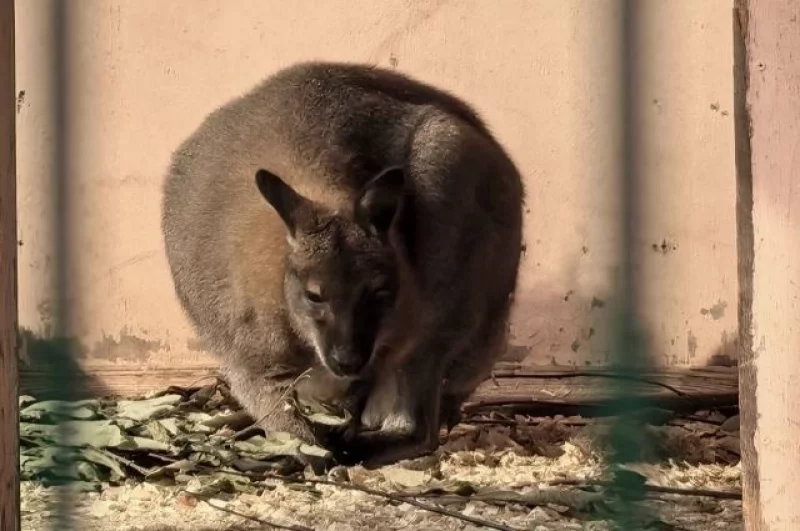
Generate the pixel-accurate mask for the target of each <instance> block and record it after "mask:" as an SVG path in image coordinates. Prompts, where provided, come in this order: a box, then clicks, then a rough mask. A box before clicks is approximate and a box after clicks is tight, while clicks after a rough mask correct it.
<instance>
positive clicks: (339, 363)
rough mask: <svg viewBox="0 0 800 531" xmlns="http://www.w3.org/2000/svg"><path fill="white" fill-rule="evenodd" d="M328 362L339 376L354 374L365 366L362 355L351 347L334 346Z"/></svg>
mask: <svg viewBox="0 0 800 531" xmlns="http://www.w3.org/2000/svg"><path fill="white" fill-rule="evenodd" d="M328 362H329V364H330V366H331V369H332V370H333V372H335V373H337V374H338V375H339V376H354V375H356V374H358V373H359V372H360V371H361V369H362V368H363V367H364V361H363V360H362V359H361V356H359V355H357V354H355V353H354V352H353V351H352V350H350V349H342V348H334V349H333V350H332V351H331V355H330V358H329V359H328Z"/></svg>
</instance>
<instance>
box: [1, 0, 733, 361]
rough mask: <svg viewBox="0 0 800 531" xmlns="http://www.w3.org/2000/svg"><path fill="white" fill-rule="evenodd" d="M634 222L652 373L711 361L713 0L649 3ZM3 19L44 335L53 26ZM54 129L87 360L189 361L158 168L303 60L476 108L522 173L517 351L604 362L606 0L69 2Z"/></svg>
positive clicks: (717, 9)
mask: <svg viewBox="0 0 800 531" xmlns="http://www.w3.org/2000/svg"><path fill="white" fill-rule="evenodd" d="M644 4H645V9H644V13H645V15H644V21H643V22H644V25H643V30H642V35H641V38H640V44H639V47H638V48H639V49H640V51H641V54H643V55H644V54H646V56H647V61H646V67H645V80H644V83H643V85H642V91H643V92H642V100H643V101H644V102H645V107H646V108H642V109H641V111H642V115H643V116H644V118H643V121H642V124H641V125H642V128H643V133H642V134H643V139H644V144H645V150H644V152H643V153H642V167H641V169H642V172H643V175H644V177H645V178H646V183H645V190H646V192H647V197H646V198H645V208H644V211H645V213H646V219H645V220H644V221H643V223H644V225H643V227H642V233H643V234H644V235H645V236H646V237H645V238H644V239H643V240H642V241H640V242H638V243H639V257H640V260H639V265H640V267H641V268H643V273H644V277H645V278H646V280H647V282H646V288H645V301H646V304H645V307H646V315H645V316H644V317H645V322H646V325H647V327H648V332H649V335H650V344H651V346H652V352H653V354H654V356H655V359H656V360H657V361H659V362H661V363H665V364H669V365H678V364H692V365H702V364H706V363H707V362H708V361H709V360H710V359H711V358H712V357H713V356H715V355H718V354H720V353H722V354H732V351H731V348H730V347H731V345H730V344H729V343H730V341H729V339H730V340H732V339H733V337H734V336H735V335H736V311H735V310H736V296H737V284H736V250H735V242H736V232H735V209H734V205H735V176H734V158H733V123H732V112H731V105H732V94H733V89H732V75H731V66H732V48H731V2H730V0H704V1H702V2H699V1H697V0H649V1H646V2H644ZM49 5H50V4H49V2H48V1H47V0H25V1H24V2H18V5H17V21H16V23H17V34H18V37H17V38H18V47H17V54H18V60H17V85H18V116H17V118H18V134H19V141H18V167H19V196H18V197H19V199H18V204H19V240H20V248H19V252H20V255H19V268H20V271H19V277H20V288H19V310H20V323H21V325H22V326H23V327H25V328H26V329H28V330H30V331H32V332H33V333H35V334H38V335H47V334H48V333H49V330H50V328H49V325H50V324H51V323H50V320H51V317H52V315H51V314H52V308H53V299H52V287H53V286H52V281H53V278H54V272H53V263H54V260H55V259H56V258H57V257H54V255H53V247H52V245H53V241H52V240H53V234H54V233H53V231H52V228H51V226H50V225H51V223H52V193H53V192H52V186H53V183H52V178H51V175H50V172H51V170H52V165H51V164H50V162H49V160H50V156H51V153H52V149H53V138H54V135H53V117H52V110H53V109H52V105H51V101H50V99H49V98H50V93H49V90H50V88H49V83H50V81H51V80H52V73H51V68H52V65H51V64H50V63H49V60H50V58H51V57H52V49H51V46H52V27H51V26H50V25H49V22H48V19H47V10H48V6H49ZM69 7H70V8H71V16H70V20H71V21H72V24H73V26H72V31H71V40H70V42H69V50H70V52H71V53H72V61H71V63H70V65H69V66H70V70H69V72H70V76H69V90H68V91H67V94H68V106H67V109H66V111H67V115H68V117H69V118H70V119H71V123H72V125H73V127H72V129H71V130H70V131H69V139H70V145H71V147H70V163H69V165H68V167H67V168H66V170H67V173H68V186H67V191H68V194H69V198H70V200H71V205H72V206H71V209H70V220H69V221H70V234H71V236H70V239H69V246H70V249H71V257H70V258H71V259H70V262H71V263H70V268H69V278H70V280H71V284H70V289H69V293H68V296H69V298H68V304H67V310H68V311H69V315H70V323H71V332H70V333H71V334H72V335H74V336H75V338H76V340H77V341H78V342H79V344H80V346H81V351H82V354H83V356H84V360H83V362H84V363H85V364H86V365H91V366H99V365H120V364H122V365H131V366H142V365H145V364H147V365H150V366H176V365H179V364H183V365H187V364H189V365H191V364H203V363H206V362H207V361H208V358H207V357H206V356H205V355H204V354H203V353H202V352H200V351H199V350H198V349H197V346H196V345H197V344H196V342H195V340H194V335H193V333H192V330H191V328H190V327H189V325H188V323H187V321H186V319H185V318H184V316H183V315H182V313H181V310H180V308H179V306H178V304H177V301H176V298H175V296H174V294H173V290H172V285H171V280H170V277H169V274H168V271H167V266H166V261H165V258H164V254H163V249H162V240H161V235H160V231H159V216H160V186H161V182H162V179H163V175H164V172H165V168H166V165H167V163H168V160H169V155H170V152H171V150H172V149H174V148H175V147H176V146H177V145H178V144H179V142H181V140H183V139H184V138H185V137H186V136H187V135H188V134H189V133H190V132H191V131H192V130H193V129H194V128H195V127H196V126H197V125H198V124H199V123H200V121H201V120H202V119H203V117H204V116H205V115H206V114H207V113H208V112H210V111H212V110H213V109H214V108H215V107H216V106H217V105H219V104H222V103H224V102H225V101H227V100H228V99H229V98H231V97H234V96H236V95H238V94H240V93H242V92H244V91H246V90H248V89H249V88H250V87H251V86H252V85H253V84H255V83H256V82H258V81H260V80H261V79H262V78H264V77H265V76H266V75H268V74H270V73H271V72H274V71H276V70H277V69H278V68H280V67H283V66H286V65H289V64H291V63H293V62H295V61H298V60H305V59H335V60H352V61H363V62H370V63H376V64H380V65H385V66H392V67H393V68H396V69H398V70H400V71H402V72H406V73H410V74H412V75H414V76H416V77H418V78H420V79H422V80H425V81H428V82H432V83H434V84H437V85H439V86H442V87H444V88H446V89H450V90H452V91H453V92H455V93H456V94H458V95H460V96H462V97H464V98H466V99H467V100H468V101H470V102H471V103H473V104H474V105H475V106H476V107H477V108H478V109H479V111H480V112H481V113H482V114H483V115H484V117H485V118H486V120H487V121H488V123H489V124H490V126H491V128H492V129H493V130H494V131H495V132H496V133H497V135H498V136H499V138H500V140H501V141H502V142H503V143H504V144H505V145H506V146H507V148H508V149H509V151H510V152H511V154H512V156H513V158H514V159H515V161H516V162H517V163H518V165H519V167H520V168H521V170H522V173H523V174H524V176H525V179H526V183H527V189H528V194H529V198H528V203H527V209H526V221H525V223H526V225H525V230H526V240H527V252H526V255H525V260H524V264H523V266H522V275H521V280H520V285H519V292H518V307H517V310H516V312H515V314H514V320H513V334H514V345H515V348H514V349H513V351H512V353H511V354H512V356H516V357H518V358H520V357H526V359H527V360H528V361H530V362H531V363H559V364H577V365H589V364H592V365H594V364H600V363H603V362H605V361H607V360H608V356H609V353H608V346H607V345H606V339H607V338H606V337H605V334H604V328H605V326H606V324H607V320H608V316H609V314H610V309H611V308H612V300H611V296H612V291H613V282H612V280H613V275H614V263H615V258H614V253H615V249H616V237H615V233H614V223H615V221H616V209H617V200H616V190H615V188H614V183H615V179H616V177H617V171H616V170H617V168H616V166H615V164H616V162H615V161H616V155H617V148H618V147H619V146H618V145H617V144H616V134H617V133H616V130H615V127H614V117H615V113H616V107H615V105H616V103H617V102H616V100H615V93H614V90H615V87H616V86H617V77H616V76H617V66H618V65H617V60H616V57H617V50H616V37H615V35H616V27H617V16H618V5H617V3H616V2H613V1H596V2H586V1H581V0H559V1H553V0H503V1H502V2H500V3H497V2H486V1H482V0H449V1H448V0H382V1H381V2H376V1H374V0H346V1H345V0H335V1H327V2H319V1H318V0H298V1H295V2H291V3H287V2H284V1H279V0H237V1H236V2H232V1H231V0H170V1H168V2H164V1H161V0H82V1H81V2H74V3H70V4H69Z"/></svg>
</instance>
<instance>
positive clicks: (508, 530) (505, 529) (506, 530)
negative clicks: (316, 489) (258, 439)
mask: <svg viewBox="0 0 800 531" xmlns="http://www.w3.org/2000/svg"><path fill="white" fill-rule="evenodd" d="M204 469H205V470H207V471H211V470H213V469H212V468H211V467H203V466H200V467H198V470H199V471H202V470H204ZM226 473H227V474H233V475H236V476H241V477H246V478H248V479H256V480H262V481H263V480H267V479H271V480H275V481H279V482H281V483H308V484H310V485H328V486H331V487H337V488H340V489H345V490H356V491H359V492H363V493H364V494H369V495H371V496H377V497H380V498H385V499H387V500H390V501H393V502H395V503H407V504H409V505H413V506H414V507H417V508H418V509H422V510H423V511H428V512H431V513H436V514H441V515H444V516H449V517H450V518H456V519H458V520H461V521H464V522H469V523H471V524H475V525H479V526H483V527H488V528H490V529H497V530H499V531H521V530H519V529H517V528H514V527H509V526H507V525H504V524H499V523H496V522H491V521H489V520H483V519H482V518H477V517H475V516H467V515H465V514H462V513H460V512H457V511H450V510H447V509H444V508H442V507H436V506H435V505H428V504H425V503H422V502H420V501H417V500H415V499H409V498H406V497H405V496H404V495H402V494H392V493H390V492H384V491H380V490H373V489H370V488H369V487H362V486H361V485H355V484H353V483H341V482H338V481H331V480H329V479H313V478H312V479H309V478H298V477H291V476H277V475H274V474H248V473H246V472H238V471H233V470H231V471H226Z"/></svg>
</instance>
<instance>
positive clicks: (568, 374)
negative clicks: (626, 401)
mask: <svg viewBox="0 0 800 531" xmlns="http://www.w3.org/2000/svg"><path fill="white" fill-rule="evenodd" d="M492 376H493V377H498V376H499V377H501V378H529V379H530V378H537V379H538V378H542V379H546V378H580V377H583V378H611V379H615V380H628V381H632V382H640V383H644V384H648V385H655V386H658V387H663V388H664V389H667V390H669V391H672V392H673V393H675V394H676V395H678V396H684V397H688V396H690V395H689V393H684V392H683V391H681V390H680V389H677V388H675V387H673V386H671V385H668V384H665V383H663V382H659V381H657V380H651V379H649V378H642V377H639V376H631V375H628V374H619V373H613V372H587V371H564V372H551V373H547V372H543V373H541V374H538V373H537V374H519V373H517V372H516V371H514V370H510V371H509V370H502V369H501V370H497V371H495V372H493V373H492Z"/></svg>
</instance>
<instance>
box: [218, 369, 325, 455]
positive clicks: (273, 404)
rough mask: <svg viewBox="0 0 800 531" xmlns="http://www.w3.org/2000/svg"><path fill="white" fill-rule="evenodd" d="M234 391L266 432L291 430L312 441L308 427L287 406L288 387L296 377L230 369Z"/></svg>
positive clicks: (296, 434)
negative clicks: (281, 376)
mask: <svg viewBox="0 0 800 531" xmlns="http://www.w3.org/2000/svg"><path fill="white" fill-rule="evenodd" d="M227 380H228V383H229V384H230V386H231V393H232V394H233V396H235V397H236V399H237V400H238V401H239V402H240V403H241V405H242V406H243V407H244V409H245V410H246V411H247V412H248V413H249V414H250V416H252V417H253V418H254V419H255V421H256V425H257V426H258V427H260V428H263V429H264V431H266V432H267V433H269V432H276V431H283V432H288V433H290V434H292V435H294V436H295V437H298V438H300V439H302V440H303V441H305V442H308V443H313V442H314V436H313V434H312V433H311V430H310V429H309V428H308V426H307V425H306V424H305V423H304V422H303V421H302V420H300V418H298V416H297V415H296V414H295V412H294V411H293V410H290V409H288V408H287V407H286V405H287V402H286V397H287V396H288V393H287V390H288V389H289V387H290V386H291V384H292V383H293V381H294V380H292V379H271V378H267V377H265V376H263V375H262V376H259V375H257V374H242V373H241V372H239V371H236V372H233V371H230V372H229V373H228V374H227Z"/></svg>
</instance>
